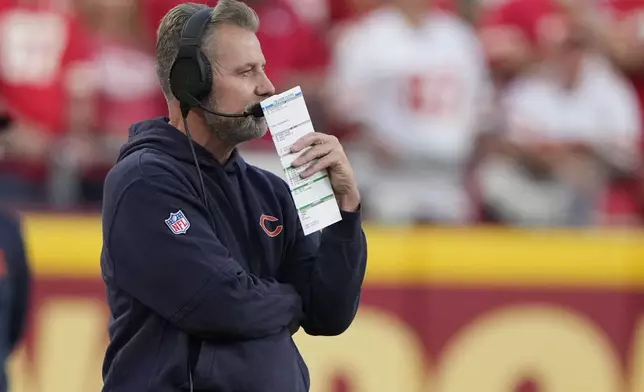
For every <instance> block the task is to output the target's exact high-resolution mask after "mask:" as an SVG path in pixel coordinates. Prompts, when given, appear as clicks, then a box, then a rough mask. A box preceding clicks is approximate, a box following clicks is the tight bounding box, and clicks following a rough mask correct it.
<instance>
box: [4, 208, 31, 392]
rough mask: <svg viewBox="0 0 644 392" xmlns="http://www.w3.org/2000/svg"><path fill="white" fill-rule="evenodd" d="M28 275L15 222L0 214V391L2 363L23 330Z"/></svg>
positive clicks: (28, 284)
mask: <svg viewBox="0 0 644 392" xmlns="http://www.w3.org/2000/svg"><path fill="white" fill-rule="evenodd" d="M30 282H31V275H30V270H29V267H28V265H27V260H26V255H25V245H24V241H23V238H22V233H21V228H20V224H19V222H18V218H17V217H15V216H12V215H11V214H8V213H7V212H6V211H4V210H0V391H2V392H5V391H7V388H8V385H7V384H8V381H7V376H6V373H5V366H6V362H7V360H8V359H9V356H10V355H11V353H12V352H13V351H14V349H15V348H16V346H17V345H18V343H19V341H20V339H21V338H22V336H23V334H24V330H25V325H26V322H25V321H26V319H27V308H28V303H29V291H30Z"/></svg>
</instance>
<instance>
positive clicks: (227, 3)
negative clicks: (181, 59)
mask: <svg viewBox="0 0 644 392" xmlns="http://www.w3.org/2000/svg"><path fill="white" fill-rule="evenodd" d="M204 8H208V6H207V5H205V4H197V3H182V4H179V5H177V6H176V7H174V8H173V9H171V10H170V11H168V13H167V14H166V15H165V16H164V17H163V19H161V23H159V29H158V30H157V60H156V68H157V77H158V78H159V83H160V84H161V90H163V94H164V95H165V97H166V99H167V100H168V101H170V100H174V99H175V97H174V95H173V94H172V91H171V89H170V69H171V68H172V64H173V63H174V60H175V58H176V57H177V53H179V42H180V41H181V31H182V30H183V27H184V26H185V24H186V23H188V19H190V17H191V16H192V15H194V14H196V13H197V12H198V11H200V10H202V9H204ZM222 24H232V25H235V26H239V27H241V28H244V29H247V30H250V31H252V32H254V33H256V32H257V30H258V29H259V17H258V16H257V13H256V12H255V11H254V10H253V9H252V8H250V7H249V6H248V5H246V4H244V3H242V2H241V1H237V0H219V2H218V3H217V5H216V6H215V7H214V8H213V10H212V17H211V19H210V23H209V24H208V27H207V28H206V31H205V32H204V36H203V37H202V45H203V47H204V48H208V47H211V45H210V43H211V42H212V40H214V39H215V38H216V34H215V28H216V27H217V26H220V25H222ZM206 55H207V56H208V58H209V59H210V62H211V63H213V62H214V59H213V57H212V53H206Z"/></svg>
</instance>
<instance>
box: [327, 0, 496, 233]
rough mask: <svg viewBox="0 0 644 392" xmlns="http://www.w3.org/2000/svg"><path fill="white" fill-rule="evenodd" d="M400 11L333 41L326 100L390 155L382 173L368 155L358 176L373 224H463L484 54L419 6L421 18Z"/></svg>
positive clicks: (443, 16)
mask: <svg viewBox="0 0 644 392" xmlns="http://www.w3.org/2000/svg"><path fill="white" fill-rule="evenodd" d="M412 1H413V0H412ZM398 3H399V4H397V5H390V6H388V7H385V8H382V9H379V10H377V11H374V12H373V13H371V14H370V15H368V16H366V17H365V18H363V19H361V20H359V21H358V22H356V23H355V24H354V25H352V26H350V27H348V28H347V29H346V30H345V31H344V32H343V33H342V34H341V35H340V36H339V38H338V41H337V43H336V47H335V53H334V63H333V65H332V67H331V74H330V77H331V82H330V83H331V86H332V89H331V92H332V99H333V101H334V104H335V105H337V108H336V109H337V110H338V111H339V112H340V113H341V116H342V117H343V118H345V119H348V120H350V121H351V122H354V123H359V124H360V125H361V126H362V129H363V130H364V131H365V133H364V136H365V139H366V140H368V141H370V142H374V143H375V144H378V145H379V146H380V147H381V149H380V151H382V150H383V147H384V148H385V149H386V150H388V151H389V152H390V155H391V156H393V157H394V159H393V162H392V161H390V160H389V161H388V162H389V163H388V164H386V165H385V164H383V162H384V161H385V158H384V157H383V156H381V155H379V154H371V155H370V160H369V161H368V163H367V164H366V165H364V167H363V168H362V170H363V172H364V171H367V168H369V169H373V170H370V172H371V173H370V175H366V173H363V176H365V177H367V178H369V179H370V183H369V184H364V186H365V187H367V190H368V191H369V192H368V193H369V194H371V198H372V200H371V202H372V204H371V207H372V209H373V210H372V211H371V212H372V213H374V214H375V215H376V218H377V219H380V220H385V221H390V222H409V221H411V220H414V219H416V218H424V219H429V220H431V221H435V222H439V223H464V222H467V221H468V220H470V218H471V217H472V207H471V203H470V199H469V197H468V195H467V192H466V189H465V178H464V174H465V167H466V165H467V162H468V159H469V157H470V155H471V151H472V147H473V145H474V142H475V139H476V134H477V132H478V130H479V126H480V112H481V108H482V107H483V106H482V105H483V104H484V103H485V102H484V101H485V98H484V95H485V94H486V93H487V92H486V89H487V80H486V68H485V62H484V58H483V55H482V51H481V49H480V47H479V42H478V40H477V37H476V34H475V33H474V31H473V30H472V29H471V28H470V26H469V25H467V24H466V22H464V21H462V20H460V19H459V18H458V17H456V16H454V15H451V14H448V13H445V12H441V11H429V10H428V9H427V5H426V4H427V2H426V0H423V6H422V7H424V8H425V10H424V11H423V12H422V13H420V16H418V15H419V14H418V13H416V14H415V15H414V14H413V13H412V12H413V10H412V11H411V12H410V7H409V4H408V3H409V1H406V2H402V1H399V2H398ZM402 3H407V4H402ZM415 3H419V2H418V1H415ZM416 7H418V5H416ZM357 170H360V168H357Z"/></svg>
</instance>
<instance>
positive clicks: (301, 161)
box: [291, 144, 333, 167]
mask: <svg viewBox="0 0 644 392" xmlns="http://www.w3.org/2000/svg"><path fill="white" fill-rule="evenodd" d="M331 151H333V146H332V145H331V144H318V145H316V146H313V147H311V148H310V149H309V150H308V151H306V152H305V153H303V154H302V155H300V156H299V157H297V159H295V160H293V162H291V165H293V166H294V167H298V166H302V165H306V164H307V163H309V162H311V161H312V160H314V159H317V158H321V157H323V156H325V155H327V154H329V153H330V152H331Z"/></svg>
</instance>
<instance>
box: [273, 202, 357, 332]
mask: <svg viewBox="0 0 644 392" xmlns="http://www.w3.org/2000/svg"><path fill="white" fill-rule="evenodd" d="M341 214H342V221H340V222H338V223H335V224H333V225H331V226H329V227H327V228H326V229H324V230H323V231H322V233H321V234H319V233H318V234H311V235H309V236H305V235H304V232H303V231H302V228H301V225H300V224H299V221H298V227H299V230H298V234H297V237H296V239H295V242H294V243H293V245H292V247H291V249H290V250H289V252H288V256H287V259H286V262H285V264H284V265H283V268H282V270H281V271H280V272H281V275H280V280H281V281H284V282H288V283H291V284H293V285H294V286H295V287H296V288H297V291H298V293H300V295H301V297H302V301H303V309H304V313H305V316H304V318H303V320H302V322H301V323H300V325H301V326H302V327H303V328H304V331H305V332H306V333H308V334H309V335H327V336H332V335H339V334H341V333H342V332H344V331H345V330H346V329H347V328H349V326H350V325H351V323H352V322H353V319H354V318H355V315H356V312H357V310H358V304H359V302H360V292H361V289H362V282H363V280H364V276H365V271H366V267H367V242H366V237H365V234H364V232H363V230H362V225H361V218H360V211H358V212H341Z"/></svg>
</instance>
